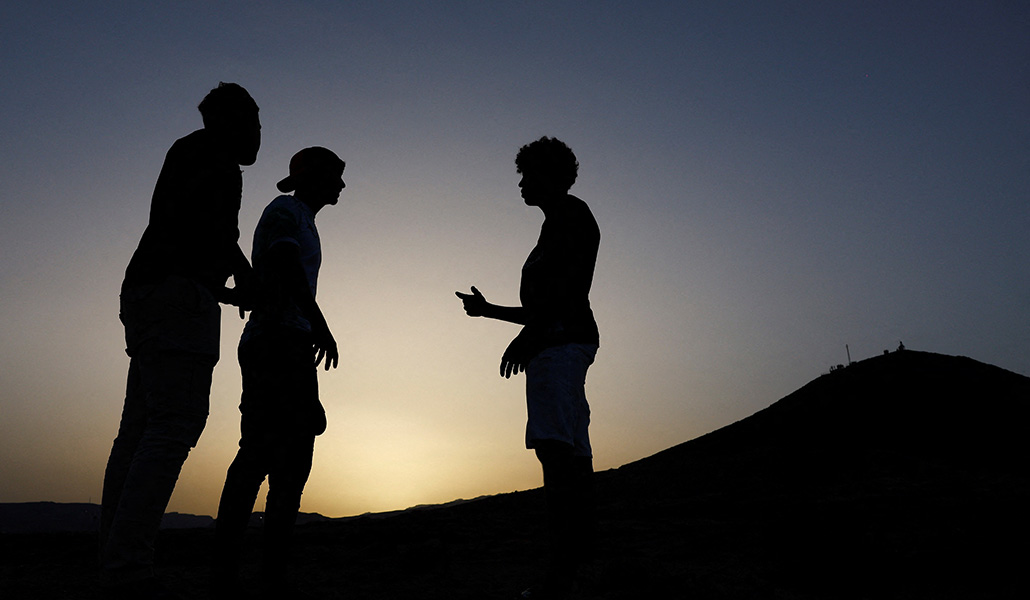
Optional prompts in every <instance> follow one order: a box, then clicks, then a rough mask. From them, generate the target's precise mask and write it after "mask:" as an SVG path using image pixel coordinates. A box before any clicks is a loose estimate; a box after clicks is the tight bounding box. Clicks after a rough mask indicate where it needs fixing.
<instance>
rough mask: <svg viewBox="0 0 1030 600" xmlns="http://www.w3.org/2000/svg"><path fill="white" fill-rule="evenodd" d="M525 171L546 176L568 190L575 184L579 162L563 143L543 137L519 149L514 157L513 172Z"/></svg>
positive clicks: (570, 149)
mask: <svg viewBox="0 0 1030 600" xmlns="http://www.w3.org/2000/svg"><path fill="white" fill-rule="evenodd" d="M526 171H531V172H533V173H539V174H541V175H546V176H547V177H549V178H551V179H554V180H555V181H557V182H560V183H562V185H564V186H565V189H569V188H571V187H572V184H574V183H576V175H578V174H579V161H578V160H576V155H575V153H573V152H572V148H569V147H568V146H566V145H565V142H563V141H561V140H559V139H558V138H549V137H547V136H544V137H542V138H540V139H539V140H536V141H535V142H530V143H528V144H526V145H525V146H523V147H521V148H519V153H518V154H517V155H515V172H516V173H520V174H521V173H524V172H526Z"/></svg>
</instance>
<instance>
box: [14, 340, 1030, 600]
mask: <svg viewBox="0 0 1030 600" xmlns="http://www.w3.org/2000/svg"><path fill="white" fill-rule="evenodd" d="M1028 404H1030V378H1027V377H1024V376H1021V375H1017V374H1015V373H1011V372H1007V371H1004V370H1002V369H999V368H996V367H992V366H989V365H985V364H982V363H978V362H976V361H973V360H970V359H968V358H958V357H951V356H942V355H936V354H930V353H923V352H913V351H909V350H906V351H903V352H898V353H893V354H890V355H886V356H880V357H876V358H873V359H869V360H866V361H862V362H860V363H856V364H853V365H851V366H849V367H848V368H846V369H843V370H839V371H835V372H834V373H831V374H829V375H825V376H822V377H819V378H817V379H816V380H814V381H812V382H811V383H809V384H808V385H806V386H804V387H802V388H801V389H799V390H798V391H796V392H794V393H793V394H791V395H789V396H787V397H786V398H784V399H782V400H780V401H779V402H776V403H775V404H773V405H772V406H770V407H769V408H767V409H765V410H763V411H760V412H758V413H756V414H755V415H752V416H751V417H749V418H747V419H744V420H742V421H739V422H737V423H734V424H732V425H729V426H727V427H724V428H722V429H720V430H718V431H715V432H713V433H711V434H708V435H705V436H703V437H701V438H698V439H696V440H693V441H690V442H687V443H684V444H681V445H679V446H676V447H674V448H670V449H668V450H666V451H664V452H660V453H658V454H656V455H654V456H651V457H648V458H645V459H643V460H640V461H637V462H634V463H631V464H629V465H626V466H624V467H622V468H619V469H615V470H611V471H606V472H603V473H598V476H597V487H598V497H599V506H598V509H599V518H600V525H601V535H600V539H599V541H598V546H597V555H596V560H595V564H594V567H593V568H591V569H590V570H589V571H588V572H587V573H586V577H585V579H584V581H583V582H582V585H581V587H580V590H579V592H578V595H577V596H576V598H599V599H609V600H611V599H634V600H636V599H664V598H674V599H678V598H699V599H708V598H712V599H742V600H743V599H748V600H752V599H756V598H778V599H810V600H825V599H831V598H841V599H859V598H875V599H878V600H879V599H886V598H897V599H902V598H904V599H911V598H926V599H934V600H941V599H956V600H957V599H963V600H965V599H969V598H978V599H982V598H1020V599H1021V598H1024V597H1026V592H1027V589H1028V584H1027V582H1026V579H1025V577H1024V575H1023V571H1024V569H1025V564H1026V559H1027V558H1028V557H1027V551H1026V550H1025V549H1024V546H1025V542H1026V539H1027V536H1028V534H1030V526H1028V520H1027V518H1026V517H1025V516H1024V513H1025V511H1026V510H1027V509H1026V507H1027V505H1028V503H1030V470H1028V468H1027V467H1028V464H1027V462H1028V461H1027V456H1028V455H1027V452H1026V450H1025V444H1026V440H1028V439H1030V437H1028V435H1027V434H1028V433H1030V431H1028V427H1030V423H1028V419H1027V416H1028ZM542 509H543V497H542V494H541V493H540V491H539V490H533V491H529V492H519V493H512V494H503V495H499V496H494V497H490V498H485V499H482V500H476V501H472V502H466V503H460V504H456V505H450V506H446V507H440V508H435V509H433V508H426V509H421V510H413V511H405V512H401V513H394V514H390V515H366V516H362V517H356V518H350V519H343V520H336V521H330V522H322V523H312V524H309V525H305V526H303V527H300V528H298V532H297V533H298V535H297V552H296V554H297V564H298V568H297V570H296V572H297V575H298V578H299V580H300V581H301V582H302V589H303V590H304V591H306V592H308V593H310V594H312V596H313V597H317V598H325V599H332V598H341V599H342V598H348V599H354V600H357V599H377V600H378V599H386V598H389V599H391V600H394V599H396V600H399V599H405V598H412V599H414V598H418V599H420V600H423V599H434V598H438V599H463V598H468V599H487V598H497V599H508V598H513V597H515V594H516V592H517V591H518V590H519V589H521V587H522V586H523V585H524V584H525V583H526V582H527V581H528V580H529V579H530V578H532V577H533V574H534V573H535V568H536V565H535V562H536V557H535V556H534V555H533V549H534V548H535V547H536V546H535V544H537V543H539V542H541V541H542V536H543V531H542V530H541V528H540V525H541V524H542V518H541V516H542ZM251 537H252V540H251V541H252V542H253V543H251V544H250V546H249V550H248V552H249V553H251V556H250V557H249V560H250V563H251V564H252V565H255V566H254V567H253V568H252V571H250V572H249V575H250V576H251V583H249V584H248V585H249V586H250V590H249V591H251V592H257V591H259V589H260V588H259V584H258V579H257V577H256V576H257V567H256V565H257V564H258V559H257V556H256V546H257V537H258V535H257V532H256V531H252V532H251ZM210 538H211V531H210V530H208V529H197V530H188V531H168V532H163V533H162V538H161V539H160V540H159V548H158V551H159V556H158V560H159V561H160V563H161V564H162V565H163V567H162V570H163V572H164V573H165V574H167V575H168V576H169V577H171V578H173V579H174V580H175V581H176V582H177V584H178V585H179V586H180V588H181V589H182V590H183V591H184V592H185V593H186V595H187V597H189V598H205V597H206V594H205V593H204V589H205V588H204V574H205V568H204V565H205V561H206V548H207V547H208V546H209V543H210ZM0 542H2V543H0V565H2V569H0V582H2V587H0V596H3V597H4V598H99V597H100V596H99V595H98V594H97V593H96V591H95V590H94V589H93V588H91V587H90V583H91V581H92V579H91V578H92V574H93V566H92V556H93V554H92V553H93V551H94V547H93V545H91V544H95V539H94V538H91V537H90V536H86V535H81V534H80V535H65V536H44V535H36V536H11V535H8V536H0Z"/></svg>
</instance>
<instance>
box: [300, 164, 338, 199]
mask: <svg viewBox="0 0 1030 600" xmlns="http://www.w3.org/2000/svg"><path fill="white" fill-rule="evenodd" d="M345 187H347V184H346V183H344V181H343V167H340V168H338V169H330V170H325V171H322V172H321V173H318V174H314V175H312V176H311V177H309V178H308V179H307V181H305V182H304V184H303V185H302V186H299V189H298V190H297V191H299V192H301V194H302V195H303V196H306V197H308V198H310V199H311V200H313V201H314V202H315V203H317V204H318V205H319V206H325V205H329V206H333V205H335V204H337V203H338V202H339V201H340V192H342V191H343V188H345Z"/></svg>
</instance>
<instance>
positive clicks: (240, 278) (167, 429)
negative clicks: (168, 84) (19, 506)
mask: <svg viewBox="0 0 1030 600" xmlns="http://www.w3.org/2000/svg"><path fill="white" fill-rule="evenodd" d="M198 108H199V109H200V114H201V116H202V118H203V121H204V127H203V129H200V130H197V131H194V132H193V133H191V134H189V135H187V136H186V137H184V138H182V139H179V140H177V141H176V142H175V143H174V144H172V147H171V149H169V151H168V154H167V156H166V157H165V161H164V165H163V166H162V168H161V174H160V175H159V176H158V179H157V185H156V186H155V188H154V195H153V199H152V200H151V204H150V222H149V223H148V225H147V228H146V230H145V231H144V232H143V236H142V238H141V239H140V242H139V246H138V247H137V248H136V252H135V253H134V254H133V255H132V259H131V260H130V261H129V266H128V268H126V270H125V279H124V281H123V283H122V290H121V309H120V317H121V320H122V323H123V324H124V325H125V343H126V353H127V354H128V355H129V357H130V361H129V375H128V383H127V385H126V392H125V404H124V408H123V409H122V416H121V423H120V425H119V427H118V436H117V437H116V438H115V440H114V444H113V446H112V448H111V456H110V458H109V459H108V462H107V469H106V471H105V473H104V490H103V500H102V509H101V521H100V567H101V572H100V579H101V584H102V585H104V586H105V587H106V588H107V589H108V592H109V594H108V596H109V597H119V596H122V597H131V598H145V597H148V596H152V595H154V594H156V584H155V582H154V572H153V565H154V539H155V537H156V535H157V530H158V527H159V525H160V523H161V517H162V516H163V515H164V511H165V508H166V506H167V505H168V499H169V497H170V496H171V494H172V490H173V488H174V487H175V482H176V480H177V479H178V477H179V472H180V470H181V469H182V465H183V463H184V462H185V460H186V457H187V456H188V455H189V452H190V449H191V448H192V447H194V446H195V445H196V443H197V440H198V439H199V438H200V434H201V432H202V431H203V430H204V424H205V423H206V421H207V415H208V396H209V395H210V392H211V373H212V370H213V369H214V366H215V363H217V362H218V347H219V340H218V337H219V330H220V322H221V309H220V308H219V306H218V304H219V302H222V303H226V304H236V305H238V306H241V309H240V310H241V314H242V311H243V308H242V306H244V305H245V304H246V303H247V289H248V285H249V282H250V280H251V278H252V274H251V268H250V263H248V262H247V258H246V256H245V255H244V254H243V252H242V251H241V250H240V247H239V245H238V240H239V236H240V231H239V226H238V219H239V211H240V200H241V197H242V194H243V175H242V171H241V170H240V165H244V166H247V165H252V164H254V162H255V160H257V153H258V149H259V148H260V146H261V124H260V121H259V119H258V106H257V104H256V103H255V102H254V100H253V98H251V97H250V94H248V93H247V91H246V90H245V89H243V88H242V87H240V86H239V85H236V84H234V83H221V84H219V85H218V87H217V88H215V89H213V90H211V92H210V93H209V94H208V95H207V96H206V97H205V98H204V100H203V101H202V102H201V103H200V106H199V107H198ZM229 276H232V277H233V278H234V281H235V283H236V287H235V288H234V289H228V288H226V287H225V284H226V282H227V280H228V278H229Z"/></svg>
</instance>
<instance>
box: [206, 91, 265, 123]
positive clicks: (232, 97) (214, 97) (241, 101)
mask: <svg viewBox="0 0 1030 600" xmlns="http://www.w3.org/2000/svg"><path fill="white" fill-rule="evenodd" d="M197 109H198V110H200V116H201V117H202V118H203V119H204V126H205V127H210V126H211V125H212V124H215V123H219V122H222V121H232V120H236V119H239V118H240V116H241V114H245V115H248V116H249V115H252V114H255V113H257V112H258V105H257V102H254V99H253V98H251V97H250V94H249V93H248V92H247V90H246V89H244V88H243V86H241V85H239V84H237V83H225V82H219V83H218V87H216V88H215V89H213V90H211V91H210V92H208V94H207V96H204V99H203V100H201V102H200V105H199V106H197Z"/></svg>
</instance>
